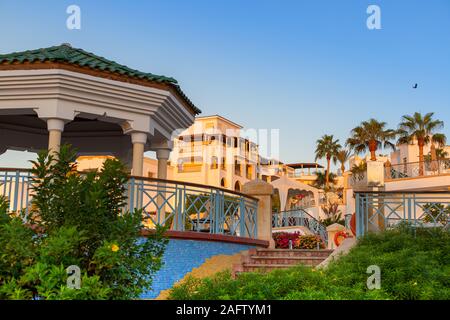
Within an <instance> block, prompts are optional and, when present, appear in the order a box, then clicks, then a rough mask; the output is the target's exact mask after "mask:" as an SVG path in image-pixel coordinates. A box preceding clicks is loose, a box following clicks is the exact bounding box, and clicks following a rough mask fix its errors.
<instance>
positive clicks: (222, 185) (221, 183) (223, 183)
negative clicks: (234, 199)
mask: <svg viewBox="0 0 450 320" xmlns="http://www.w3.org/2000/svg"><path fill="white" fill-rule="evenodd" d="M220 186H221V187H222V188H226V187H227V181H226V180H225V178H222V179H221V180H220Z"/></svg>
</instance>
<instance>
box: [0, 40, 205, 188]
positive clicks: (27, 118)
mask: <svg viewBox="0 0 450 320" xmlns="http://www.w3.org/2000/svg"><path fill="white" fill-rule="evenodd" d="M199 113H200V110H199V109H198V108H197V107H196V106H195V105H194V104H193V103H192V102H191V101H190V100H189V98H188V97H187V96H186V95H185V94H184V93H183V91H182V90H181V89H180V87H179V85H178V84H177V81H176V80H175V79H173V78H169V77H165V76H158V75H154V74H151V73H145V72H142V71H138V70H133V69H130V68H128V67H126V66H124V65H121V64H118V63H116V62H114V61H111V60H108V59H105V58H103V57H99V56H97V55H95V54H93V53H89V52H86V51H84V50H82V49H76V48H73V47H72V46H71V45H69V44H62V45H60V46H54V47H49V48H43V49H37V50H29V51H23V52H14V53H9V54H1V55H0V137H1V138H0V154H2V153H4V152H5V151H6V150H7V149H15V150H27V151H33V152H35V151H38V150H42V149H46V148H48V149H49V150H51V151H52V152H55V151H58V150H59V148H60V145H61V144H62V143H70V144H71V145H72V146H74V147H75V148H76V149H77V150H78V153H79V155H113V156H115V157H117V158H119V159H121V160H123V161H124V162H125V163H126V164H127V165H128V166H129V168H130V169H131V172H132V174H133V175H135V176H142V171H143V156H144V152H146V151H150V150H152V151H156V157H157V159H158V178H162V179H165V178H166V176H167V160H168V158H169V154H170V151H171V147H172V136H173V135H174V134H176V132H178V131H177V130H183V129H185V128H188V127H189V126H190V125H191V124H192V123H193V122H194V117H195V115H197V114H199Z"/></svg>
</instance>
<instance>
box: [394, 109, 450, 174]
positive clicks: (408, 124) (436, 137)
mask: <svg viewBox="0 0 450 320" xmlns="http://www.w3.org/2000/svg"><path fill="white" fill-rule="evenodd" d="M433 115H434V112H429V113H427V114H425V115H424V116H423V115H422V114H421V113H419V112H415V113H414V114H413V115H412V116H410V115H405V116H403V117H402V121H401V122H400V124H399V130H398V131H397V132H398V134H399V139H398V143H399V144H405V143H412V142H414V141H417V145H418V146H419V175H420V176H423V172H424V169H423V164H424V154H423V148H424V146H425V145H428V144H429V143H430V142H431V143H432V144H435V143H436V144H438V145H440V146H442V145H444V144H445V141H446V137H445V135H444V134H442V133H435V132H436V131H437V130H439V129H441V128H442V127H443V126H444V122H443V121H441V120H437V119H433Z"/></svg>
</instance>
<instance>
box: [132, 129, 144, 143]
mask: <svg viewBox="0 0 450 320" xmlns="http://www.w3.org/2000/svg"><path fill="white" fill-rule="evenodd" d="M129 134H130V135H131V143H132V144H135V143H142V144H146V143H147V134H146V133H145V132H139V131H137V132H136V131H134V132H130V133H129Z"/></svg>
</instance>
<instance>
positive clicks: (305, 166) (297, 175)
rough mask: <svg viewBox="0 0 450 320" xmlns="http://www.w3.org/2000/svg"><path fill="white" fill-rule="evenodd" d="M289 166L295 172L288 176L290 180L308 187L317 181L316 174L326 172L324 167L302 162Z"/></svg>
mask: <svg viewBox="0 0 450 320" xmlns="http://www.w3.org/2000/svg"><path fill="white" fill-rule="evenodd" d="M287 166H288V167H290V168H292V169H293V172H290V173H289V175H288V176H289V178H292V179H294V180H296V181H298V182H301V183H304V184H308V185H313V184H314V182H315V181H316V179H317V174H316V172H319V171H320V172H324V168H323V166H322V165H320V164H318V163H307V162H306V163H305V162H301V163H292V164H288V165H287Z"/></svg>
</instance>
